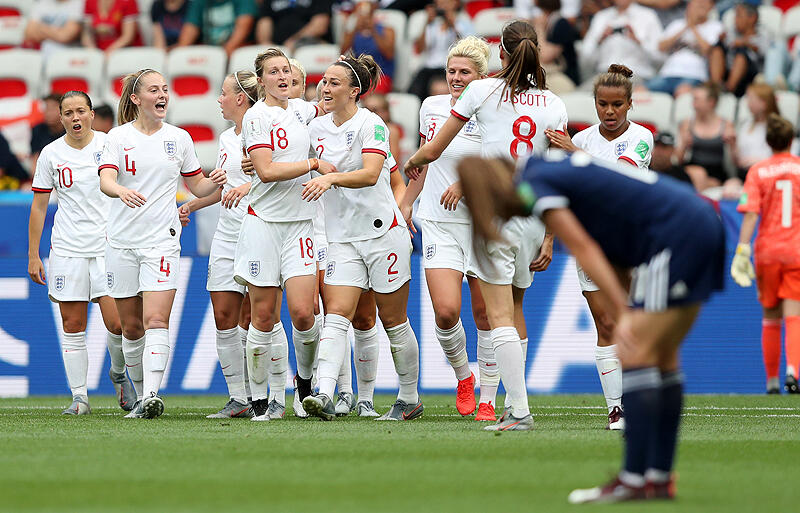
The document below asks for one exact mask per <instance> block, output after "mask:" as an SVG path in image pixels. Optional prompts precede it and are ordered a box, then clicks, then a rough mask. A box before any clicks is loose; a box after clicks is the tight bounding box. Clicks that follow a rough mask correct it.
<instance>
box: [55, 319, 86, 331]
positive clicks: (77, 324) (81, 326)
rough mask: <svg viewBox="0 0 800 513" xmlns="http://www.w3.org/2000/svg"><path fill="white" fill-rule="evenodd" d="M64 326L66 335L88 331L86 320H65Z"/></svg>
mask: <svg viewBox="0 0 800 513" xmlns="http://www.w3.org/2000/svg"><path fill="white" fill-rule="evenodd" d="M61 324H62V326H63V328H64V333H80V332H81V331H86V320H85V319H80V318H78V319H69V318H67V319H63V320H62V323H61Z"/></svg>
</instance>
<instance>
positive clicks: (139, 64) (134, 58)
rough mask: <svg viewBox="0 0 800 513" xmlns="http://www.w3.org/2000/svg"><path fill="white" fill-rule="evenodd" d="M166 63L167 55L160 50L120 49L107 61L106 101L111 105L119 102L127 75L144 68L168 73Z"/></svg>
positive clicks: (148, 48)
mask: <svg viewBox="0 0 800 513" xmlns="http://www.w3.org/2000/svg"><path fill="white" fill-rule="evenodd" d="M166 61H167V55H166V54H165V53H164V51H163V50H161V49H160V48H153V47H148V46H138V47H128V48H120V49H119V50H117V51H116V52H114V53H113V54H111V55H110V56H109V58H108V60H107V61H106V74H105V77H104V80H103V82H104V86H105V93H104V94H105V99H106V101H108V102H109V103H117V102H118V101H119V96H120V94H121V93H122V79H123V78H125V75H127V74H128V73H133V72H134V71H138V70H140V69H144V68H152V69H154V70H156V71H159V72H161V73H166V71H165V63H166Z"/></svg>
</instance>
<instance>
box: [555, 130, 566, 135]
mask: <svg viewBox="0 0 800 513" xmlns="http://www.w3.org/2000/svg"><path fill="white" fill-rule="evenodd" d="M556 132H557V133H559V134H561V135H567V134H565V133H564V131H563V130H556Z"/></svg>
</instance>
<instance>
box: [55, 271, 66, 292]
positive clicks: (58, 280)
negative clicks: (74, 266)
mask: <svg viewBox="0 0 800 513" xmlns="http://www.w3.org/2000/svg"><path fill="white" fill-rule="evenodd" d="M65 282H66V278H65V277H64V275H63V274H59V275H58V276H56V277H55V282H54V283H55V287H56V290H58V291H59V292H60V291H62V290H64V283H65Z"/></svg>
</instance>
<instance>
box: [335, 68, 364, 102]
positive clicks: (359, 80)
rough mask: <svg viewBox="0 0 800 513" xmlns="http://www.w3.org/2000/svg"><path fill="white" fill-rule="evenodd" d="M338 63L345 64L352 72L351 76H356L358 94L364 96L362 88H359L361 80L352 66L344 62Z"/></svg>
mask: <svg viewBox="0 0 800 513" xmlns="http://www.w3.org/2000/svg"><path fill="white" fill-rule="evenodd" d="M339 62H341V63H344V64H347V67H348V68H350V69H351V70H353V75H355V76H356V80H357V81H358V94H364V88H363V87H361V79H360V78H358V73H356V69H355V68H354V67H353V66H352V64H350V63H349V62H347V61H345V60H341V61H339Z"/></svg>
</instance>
